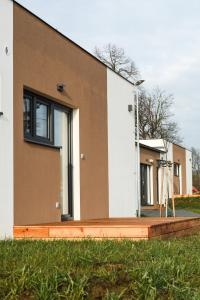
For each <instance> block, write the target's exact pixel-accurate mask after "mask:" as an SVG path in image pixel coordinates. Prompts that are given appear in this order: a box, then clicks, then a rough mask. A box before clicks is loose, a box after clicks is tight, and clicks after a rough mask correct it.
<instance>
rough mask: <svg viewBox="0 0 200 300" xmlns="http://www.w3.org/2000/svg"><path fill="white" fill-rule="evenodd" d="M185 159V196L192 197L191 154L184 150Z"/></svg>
mask: <svg viewBox="0 0 200 300" xmlns="http://www.w3.org/2000/svg"><path fill="white" fill-rule="evenodd" d="M185 157H186V194H188V195H192V152H191V151H189V150H185Z"/></svg>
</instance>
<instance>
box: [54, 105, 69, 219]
mask: <svg viewBox="0 0 200 300" xmlns="http://www.w3.org/2000/svg"><path fill="white" fill-rule="evenodd" d="M68 117H69V115H68V113H66V112H64V111H61V110H57V109H55V112H54V138H55V141H54V143H55V146H58V147H61V148H60V162H61V166H60V170H61V182H60V205H61V214H62V215H63V216H66V217H67V216H69V215H70V212H69V199H68V197H69V196H68V195H69V191H68V189H69V178H68V174H69V172H68V149H69V148H68V141H69V136H68V132H69V131H68V124H69V122H68Z"/></svg>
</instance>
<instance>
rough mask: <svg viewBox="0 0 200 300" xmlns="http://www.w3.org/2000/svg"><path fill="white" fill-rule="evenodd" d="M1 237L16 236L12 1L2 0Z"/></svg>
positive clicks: (0, 1)
mask: <svg viewBox="0 0 200 300" xmlns="http://www.w3.org/2000/svg"><path fill="white" fill-rule="evenodd" d="M0 111H1V112H3V115H2V116H0V238H1V239H2V238H11V237H12V236H13V222H14V221H13V202H14V198H13V197H14V196H13V2H12V1H8V0H0Z"/></svg>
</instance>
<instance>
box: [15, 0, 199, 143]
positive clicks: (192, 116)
mask: <svg viewBox="0 0 200 300" xmlns="http://www.w3.org/2000/svg"><path fill="white" fill-rule="evenodd" d="M18 2H19V3H21V4H22V5H23V6H25V7H27V8H28V9H29V10H31V11H32V12H34V13H35V14H37V15H38V16H39V17H41V18H42V19H44V20H45V21H47V22H48V23H49V24H51V25H52V26H53V27H55V28H56V29H58V30H59V31H61V32H62V33H64V34H65V35H66V36H68V37H69V38H71V39H72V40H73V41H75V42H76V43H78V44H79V45H80V46H82V47H83V48H85V49H86V50H88V51H89V52H92V53H93V51H94V47H95V46H98V47H103V46H104V45H106V44H107V43H114V44H116V45H117V46H119V47H122V48H124V50H125V53H126V54H127V56H129V57H130V58H132V59H133V60H134V61H135V64H136V66H137V68H138V69H139V70H140V74H141V78H142V79H145V84H144V87H145V88H146V89H149V90H151V89H153V88H155V87H158V86H159V87H160V88H161V90H164V91H166V92H167V93H169V94H173V95H174V100H175V103H174V106H173V108H172V112H173V113H174V114H175V116H174V118H175V120H176V121H177V123H178V124H179V127H180V128H181V135H182V137H183V138H184V142H183V144H184V145H185V146H186V147H188V148H191V147H192V146H193V147H196V148H200V17H199V12H200V1H199V0H190V1H186V0H139V1H138V0H137V1H136V0H73V1H71V0H18Z"/></svg>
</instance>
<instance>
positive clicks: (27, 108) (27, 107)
mask: <svg viewBox="0 0 200 300" xmlns="http://www.w3.org/2000/svg"><path fill="white" fill-rule="evenodd" d="M24 133H25V134H28V135H29V134H31V99H30V98H28V97H25V98H24Z"/></svg>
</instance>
